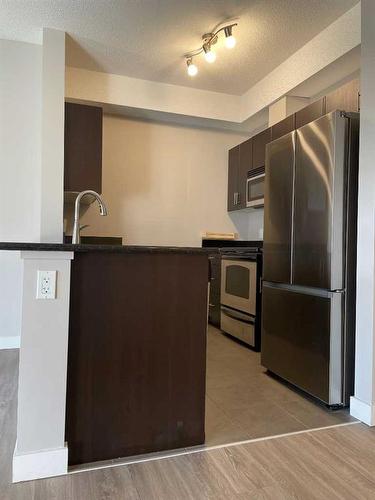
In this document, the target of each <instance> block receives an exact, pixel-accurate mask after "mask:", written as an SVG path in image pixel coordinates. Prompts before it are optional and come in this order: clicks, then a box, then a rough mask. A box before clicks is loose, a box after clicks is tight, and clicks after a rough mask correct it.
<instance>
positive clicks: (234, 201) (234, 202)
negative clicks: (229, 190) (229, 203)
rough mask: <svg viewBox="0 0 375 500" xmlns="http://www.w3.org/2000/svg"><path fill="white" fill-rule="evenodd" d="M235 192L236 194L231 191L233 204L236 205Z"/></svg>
mask: <svg viewBox="0 0 375 500" xmlns="http://www.w3.org/2000/svg"><path fill="white" fill-rule="evenodd" d="M236 194H237V193H233V205H237V202H236Z"/></svg>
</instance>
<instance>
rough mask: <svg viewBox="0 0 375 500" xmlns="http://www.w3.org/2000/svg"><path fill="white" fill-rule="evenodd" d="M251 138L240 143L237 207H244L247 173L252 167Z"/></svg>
mask: <svg viewBox="0 0 375 500" xmlns="http://www.w3.org/2000/svg"><path fill="white" fill-rule="evenodd" d="M252 161H253V139H248V140H247V141H245V142H242V143H241V144H240V164H239V169H238V193H239V199H238V205H237V209H241V208H246V184H247V173H248V171H249V170H251V168H252Z"/></svg>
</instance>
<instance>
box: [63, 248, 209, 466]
mask: <svg viewBox="0 0 375 500" xmlns="http://www.w3.org/2000/svg"><path fill="white" fill-rule="evenodd" d="M207 285H208V257H207V255H205V254H188V253H186V254H180V253H160V254H157V253H156V254H147V253H145V254H143V253H142V254H139V253H137V254H124V253H121V252H119V253H115V252H113V253H112V252H103V251H96V252H85V253H76V254H75V257H74V260H73V261H72V270H71V305H70V330H69V352H68V387H67V414H66V441H67V442H68V449H69V464H70V465H73V464H82V463H88V462H94V461H98V460H107V459H113V458H117V457H125V456H130V455H137V454H142V453H148V452H155V451H161V450H167V449H174V448H181V447H186V446H193V445H198V444H202V443H204V417H205V372H206V328H207Z"/></svg>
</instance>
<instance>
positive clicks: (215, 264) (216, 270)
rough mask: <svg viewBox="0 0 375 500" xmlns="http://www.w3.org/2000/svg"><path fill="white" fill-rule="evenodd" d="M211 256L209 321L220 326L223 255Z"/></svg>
mask: <svg viewBox="0 0 375 500" xmlns="http://www.w3.org/2000/svg"><path fill="white" fill-rule="evenodd" d="M209 258H210V263H211V281H210V298H209V304H208V321H209V323H210V324H211V325H213V326H216V328H220V292H221V255H220V254H219V253H215V254H213V255H211V256H210V257H209Z"/></svg>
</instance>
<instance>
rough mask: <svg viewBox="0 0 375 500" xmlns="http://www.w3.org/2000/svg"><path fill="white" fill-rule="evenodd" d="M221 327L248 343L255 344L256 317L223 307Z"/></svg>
mask: <svg viewBox="0 0 375 500" xmlns="http://www.w3.org/2000/svg"><path fill="white" fill-rule="evenodd" d="M220 328H221V330H222V331H223V332H225V333H229V335H232V336H233V337H236V338H238V339H240V340H242V341H243V342H246V344H248V345H251V346H252V347H254V346H255V318H253V317H251V316H247V315H245V314H242V313H240V312H237V311H233V310H231V309H228V308H225V307H222V308H221V313H220Z"/></svg>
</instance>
